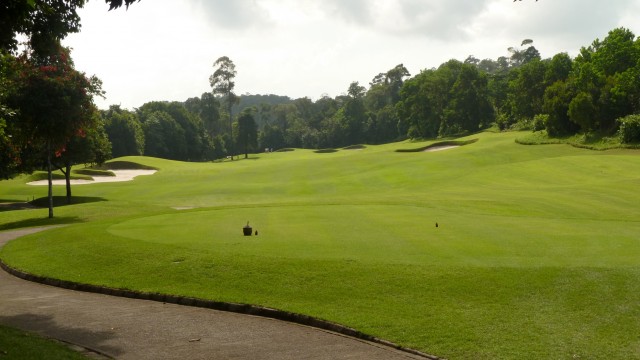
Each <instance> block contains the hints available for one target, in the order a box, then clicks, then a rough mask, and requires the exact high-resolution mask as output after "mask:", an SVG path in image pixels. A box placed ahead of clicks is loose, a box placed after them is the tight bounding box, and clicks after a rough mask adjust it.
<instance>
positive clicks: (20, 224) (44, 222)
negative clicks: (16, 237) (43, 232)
mask: <svg viewBox="0 0 640 360" xmlns="http://www.w3.org/2000/svg"><path fill="white" fill-rule="evenodd" d="M81 222H84V220H82V219H80V218H79V217H77V216H67V217H55V216H54V217H53V219H49V218H48V217H41V218H32V219H25V220H20V221H14V222H10V223H6V224H0V231H4V230H14V229H22V228H29V227H40V226H52V225H69V224H78V223H81Z"/></svg>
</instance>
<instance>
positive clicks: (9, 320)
mask: <svg viewBox="0 0 640 360" xmlns="http://www.w3.org/2000/svg"><path fill="white" fill-rule="evenodd" d="M0 323H1V324H4V325H7V326H11V327H14V328H19V329H23V330H26V331H33V332H36V333H39V334H42V335H44V336H46V337H51V338H54V339H56V338H60V339H63V340H67V341H71V342H75V343H84V344H90V345H91V346H92V347H94V348H96V347H100V350H101V351H102V352H107V353H109V354H111V355H115V356H118V355H122V354H123V351H122V349H120V348H118V347H115V346H112V345H106V343H107V342H108V341H109V340H111V339H113V338H114V337H115V332H114V331H104V330H88V329H86V328H80V327H70V326H65V325H62V324H59V323H58V322H57V321H56V319H55V318H54V317H53V316H52V315H42V314H32V313H23V314H17V315H13V316H0ZM5 350H11V349H5ZM15 355H18V356H19V354H15ZM42 355H45V354H42ZM0 357H1V356H0ZM9 358H11V356H10V357H9ZM16 358H18V357H16Z"/></svg>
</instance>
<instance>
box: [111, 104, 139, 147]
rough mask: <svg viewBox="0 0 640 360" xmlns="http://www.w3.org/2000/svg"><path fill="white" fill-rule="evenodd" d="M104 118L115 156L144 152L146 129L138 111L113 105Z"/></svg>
mask: <svg viewBox="0 0 640 360" xmlns="http://www.w3.org/2000/svg"><path fill="white" fill-rule="evenodd" d="M102 118H103V121H104V128H105V131H106V133H107V135H108V137H109V141H110V142H111V148H112V150H111V151H112V155H113V157H116V158H117V157H121V156H129V155H133V156H136V155H142V154H144V143H145V139H144V131H143V130H142V124H141V123H140V120H139V118H138V115H137V114H136V113H134V112H132V111H129V110H126V109H121V108H120V106H118V105H112V106H110V107H109V110H107V111H103V112H102Z"/></svg>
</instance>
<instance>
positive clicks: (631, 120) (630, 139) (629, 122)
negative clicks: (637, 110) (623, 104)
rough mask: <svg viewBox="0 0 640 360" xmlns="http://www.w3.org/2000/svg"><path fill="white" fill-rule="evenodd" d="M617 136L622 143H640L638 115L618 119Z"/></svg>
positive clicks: (639, 118)
mask: <svg viewBox="0 0 640 360" xmlns="http://www.w3.org/2000/svg"><path fill="white" fill-rule="evenodd" d="M618 123H619V124H620V130H619V134H620V137H621V138H622V142H624V143H639V142H640V115H628V116H625V117H623V118H621V119H618Z"/></svg>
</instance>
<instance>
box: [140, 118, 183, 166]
mask: <svg viewBox="0 0 640 360" xmlns="http://www.w3.org/2000/svg"><path fill="white" fill-rule="evenodd" d="M144 117H145V120H144V123H143V126H142V128H143V130H144V137H145V148H144V154H145V155H146V156H154V157H159V158H163V159H172V160H185V159H186V158H187V141H186V139H185V131H184V129H183V128H182V127H181V126H180V124H178V122H177V121H176V120H175V119H174V118H173V117H172V116H171V115H169V113H167V112H166V111H162V110H157V111H153V112H151V113H149V114H146V115H145V116H144Z"/></svg>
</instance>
